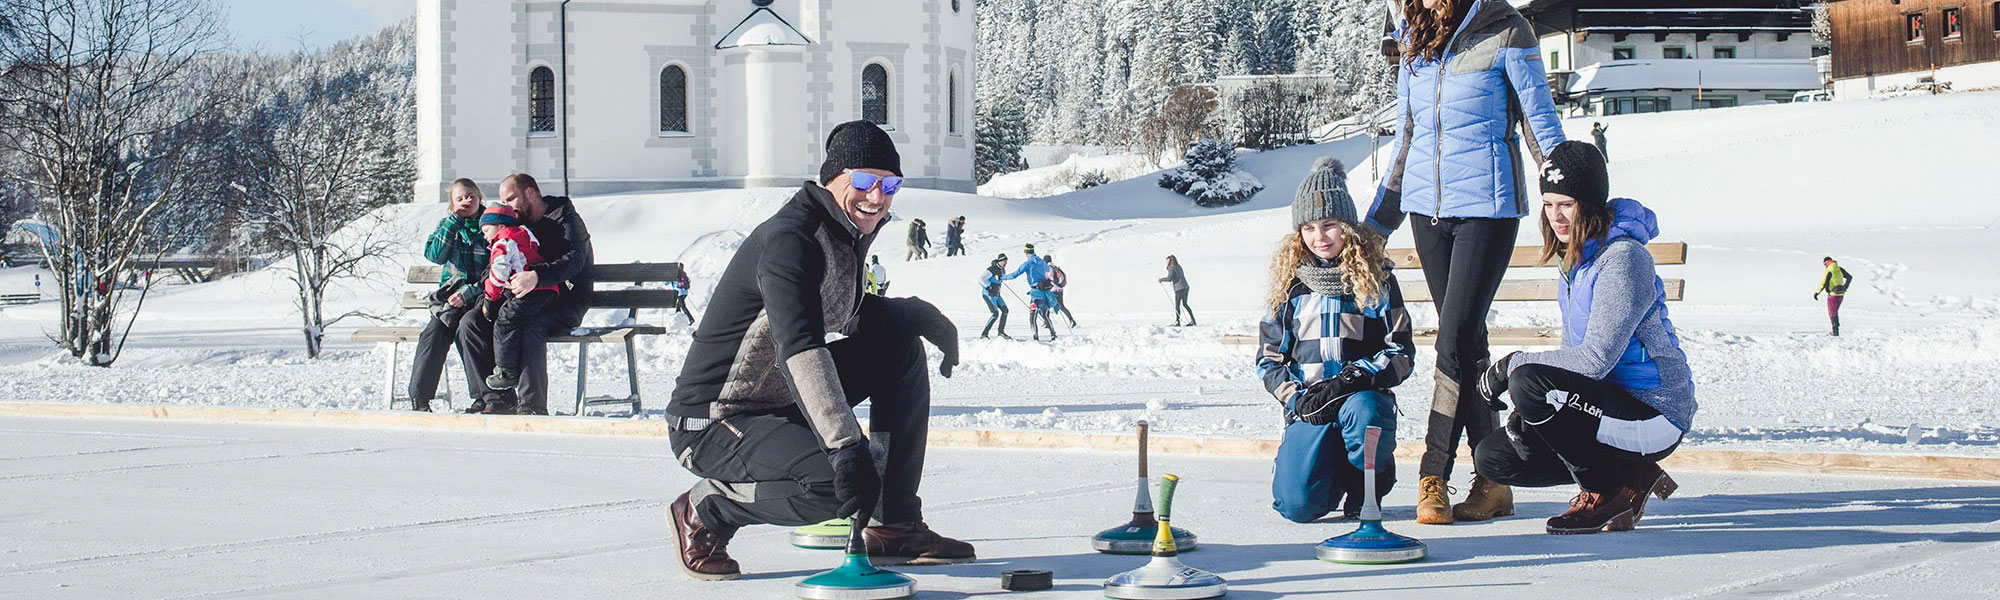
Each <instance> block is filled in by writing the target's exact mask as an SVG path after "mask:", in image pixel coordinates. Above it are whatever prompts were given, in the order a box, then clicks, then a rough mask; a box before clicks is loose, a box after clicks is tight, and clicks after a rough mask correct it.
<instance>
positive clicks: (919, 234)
mask: <svg viewBox="0 0 2000 600" xmlns="http://www.w3.org/2000/svg"><path fill="white" fill-rule="evenodd" d="M908 241H909V243H910V252H909V253H908V254H906V255H904V256H903V262H909V261H913V260H923V259H926V258H930V257H931V248H930V246H931V235H930V232H929V231H926V230H925V229H924V220H923V219H911V220H910V232H909V240H908Z"/></svg>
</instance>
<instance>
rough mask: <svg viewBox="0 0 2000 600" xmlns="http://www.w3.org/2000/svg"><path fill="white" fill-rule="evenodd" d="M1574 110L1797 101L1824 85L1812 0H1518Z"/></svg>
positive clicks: (1557, 87) (1557, 86) (1555, 86)
mask: <svg viewBox="0 0 2000 600" xmlns="http://www.w3.org/2000/svg"><path fill="white" fill-rule="evenodd" d="M1514 2H1515V4H1516V5H1517V6H1519V7H1520V9H1521V14H1522V15H1523V16H1525V17H1527V18H1528V20H1529V21H1530V22H1532V23H1534V25H1535V32H1536V34H1537V35H1538V36H1539V37H1540V38H1541V46H1542V57H1543V64H1544V65H1545V66H1546V67H1547V69H1548V71H1549V79H1550V88H1551V89H1552V90H1553V91H1554V92H1555V94H1556V100H1557V103H1558V104H1560V105H1562V106H1563V108H1564V109H1565V112H1566V113H1567V114H1568V115H1569V116H1596V115H1617V114H1631V113H1646V112H1661V111H1669V110H1688V109H1697V108H1721V107H1728V106H1739V105H1745V104H1756V103H1766V102H1790V101H1791V99H1792V95H1793V94H1795V93H1797V92H1799V91H1803V90H1815V89H1821V88H1822V87H1823V85H1824V84H1823V80H1822V79H1821V77H1820V75H1819V71H1818V69H1817V67H1815V66H1814V64H1813V62H1812V56H1813V52H1814V49H1813V36H1812V13H1811V8H1810V3H1808V2H1805V1H1803V0H1514Z"/></svg>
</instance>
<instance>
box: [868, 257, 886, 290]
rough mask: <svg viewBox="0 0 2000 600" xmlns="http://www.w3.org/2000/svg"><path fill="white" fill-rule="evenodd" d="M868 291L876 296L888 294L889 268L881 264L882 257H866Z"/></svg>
mask: <svg viewBox="0 0 2000 600" xmlns="http://www.w3.org/2000/svg"><path fill="white" fill-rule="evenodd" d="M868 293H870V294H874V295H877V296H887V295H889V269H888V268H887V267H883V266H882V257H880V256H874V255H870V256H869V257H868Z"/></svg>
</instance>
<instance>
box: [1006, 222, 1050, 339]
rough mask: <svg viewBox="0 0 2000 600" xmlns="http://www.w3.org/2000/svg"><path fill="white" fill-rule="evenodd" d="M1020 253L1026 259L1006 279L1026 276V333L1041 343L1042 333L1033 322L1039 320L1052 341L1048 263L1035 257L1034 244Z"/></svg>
mask: <svg viewBox="0 0 2000 600" xmlns="http://www.w3.org/2000/svg"><path fill="white" fill-rule="evenodd" d="M1021 253H1022V254H1025V255H1027V256H1028V257H1027V258H1025V259H1022V260H1021V266H1019V267H1015V268H1014V272H1012V273H1008V274H1007V277H1006V279H1008V280H1010V281H1011V280H1013V279H1015V278H1017V277H1020V276H1022V275H1027V276H1028V300H1029V302H1030V304H1031V306H1029V307H1028V333H1032V334H1034V338H1035V341H1041V339H1042V332H1041V330H1039V329H1036V328H1035V320H1036V319H1040V320H1041V323H1042V325H1043V326H1046V327H1048V328H1049V340H1051V341H1053V340H1055V339H1056V322H1055V321H1053V320H1050V319H1049V310H1050V308H1051V307H1053V306H1054V305H1055V303H1056V298H1055V295H1054V294H1051V293H1049V290H1051V289H1054V287H1055V285H1054V283H1052V282H1050V281H1049V263H1047V262H1043V261H1042V257H1040V256H1035V245H1034V244H1028V245H1027V246H1024V247H1022V248H1021Z"/></svg>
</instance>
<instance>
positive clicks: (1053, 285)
mask: <svg viewBox="0 0 2000 600" xmlns="http://www.w3.org/2000/svg"><path fill="white" fill-rule="evenodd" d="M1042 262H1045V263H1049V284H1050V287H1049V295H1051V296H1054V297H1055V301H1056V308H1055V310H1056V311H1057V312H1061V313H1062V315H1063V318H1065V319H1069V326H1070V327H1071V328H1075V327H1076V315H1073V314H1070V312H1069V298H1066V297H1063V288H1066V287H1069V274H1068V273H1064V272H1063V270H1062V267H1058V266H1056V255H1054V254H1044V255H1042Z"/></svg>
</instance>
